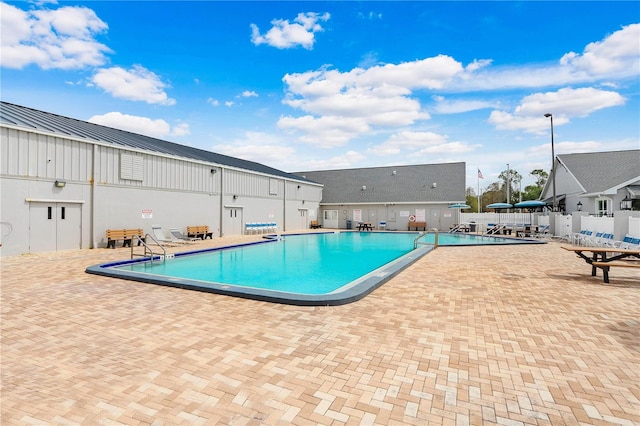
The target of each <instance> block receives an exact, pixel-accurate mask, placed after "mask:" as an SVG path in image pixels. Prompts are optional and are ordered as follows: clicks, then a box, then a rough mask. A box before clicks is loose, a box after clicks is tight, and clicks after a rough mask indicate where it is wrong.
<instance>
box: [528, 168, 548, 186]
mask: <svg viewBox="0 0 640 426" xmlns="http://www.w3.org/2000/svg"><path fill="white" fill-rule="evenodd" d="M529 175H531V176H535V177H536V185H537V186H539V187H540V188H541V189H542V187H543V186H544V184H545V183H547V179H549V173H547V172H545V171H544V170H542V169H535V170H532V171H531V172H530V173H529Z"/></svg>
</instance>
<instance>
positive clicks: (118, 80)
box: [91, 65, 176, 105]
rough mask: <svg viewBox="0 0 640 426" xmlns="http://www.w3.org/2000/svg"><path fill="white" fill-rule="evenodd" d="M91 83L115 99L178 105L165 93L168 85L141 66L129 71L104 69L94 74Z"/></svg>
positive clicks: (115, 68)
mask: <svg viewBox="0 0 640 426" xmlns="http://www.w3.org/2000/svg"><path fill="white" fill-rule="evenodd" d="M91 81H92V82H93V83H94V84H95V85H96V86H98V87H100V88H101V89H102V90H104V91H105V92H107V93H110V94H111V95H112V96H113V97H114V98H121V99H127V100H130V101H144V102H146V103H148V104H160V105H174V104H175V103H176V101H175V99H171V98H169V97H168V96H167V94H166V93H165V91H164V89H165V88H166V87H167V84H165V83H163V82H162V81H161V80H160V78H159V77H158V76H157V75H156V74H155V73H153V72H151V71H149V70H148V69H146V68H144V67H142V66H140V65H134V66H133V68H131V69H129V70H126V69H124V68H121V67H112V68H103V69H100V70H98V71H97V72H96V73H95V74H94V76H93V77H92V78H91Z"/></svg>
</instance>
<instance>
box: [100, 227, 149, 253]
mask: <svg viewBox="0 0 640 426" xmlns="http://www.w3.org/2000/svg"><path fill="white" fill-rule="evenodd" d="M134 237H139V240H138V245H140V240H141V241H144V240H145V239H144V232H143V231H142V229H140V228H136V229H107V248H109V247H111V248H116V241H122V247H127V246H129V247H131V240H132V239H133V238H134Z"/></svg>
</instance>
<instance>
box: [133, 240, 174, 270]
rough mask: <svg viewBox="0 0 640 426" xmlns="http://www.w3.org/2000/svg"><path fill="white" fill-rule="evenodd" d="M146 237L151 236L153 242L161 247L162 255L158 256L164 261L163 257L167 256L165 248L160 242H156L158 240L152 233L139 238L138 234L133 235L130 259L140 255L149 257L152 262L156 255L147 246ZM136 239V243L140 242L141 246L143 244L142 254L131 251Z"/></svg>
mask: <svg viewBox="0 0 640 426" xmlns="http://www.w3.org/2000/svg"><path fill="white" fill-rule="evenodd" d="M147 238H151V239H152V240H153V242H154V243H156V245H157V246H158V247H160V248H161V249H162V255H161V256H160V259H162V261H163V262H164V261H165V259H166V258H167V250H165V248H164V247H163V246H162V244H160V243H159V242H158V240H156V239H155V238H154V237H153V236H152V235H150V234H147V235H145V236H144V238H140V237H139V236H138V235H135V238H134V239H132V240H131V259H133V257H134V256H141V257H149V260H150V261H151V263H153V258H154V257H155V256H156V255H155V254H154V253H153V250H152V249H151V247H149V246H148V245H147V243H146V241H147ZM135 240H137V242H138V244H136V246H137V245H139V244H142V246H144V253H143V254H138V253H134V251H133V247H134V244H133V243H134V241H135Z"/></svg>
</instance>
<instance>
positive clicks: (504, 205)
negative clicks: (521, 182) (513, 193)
mask: <svg viewBox="0 0 640 426" xmlns="http://www.w3.org/2000/svg"><path fill="white" fill-rule="evenodd" d="M512 207H513V205H511V204H509V203H493V204H489V205H488V206H487V208H488V209H494V210H497V212H498V223H500V210H504V209H510V208H512Z"/></svg>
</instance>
